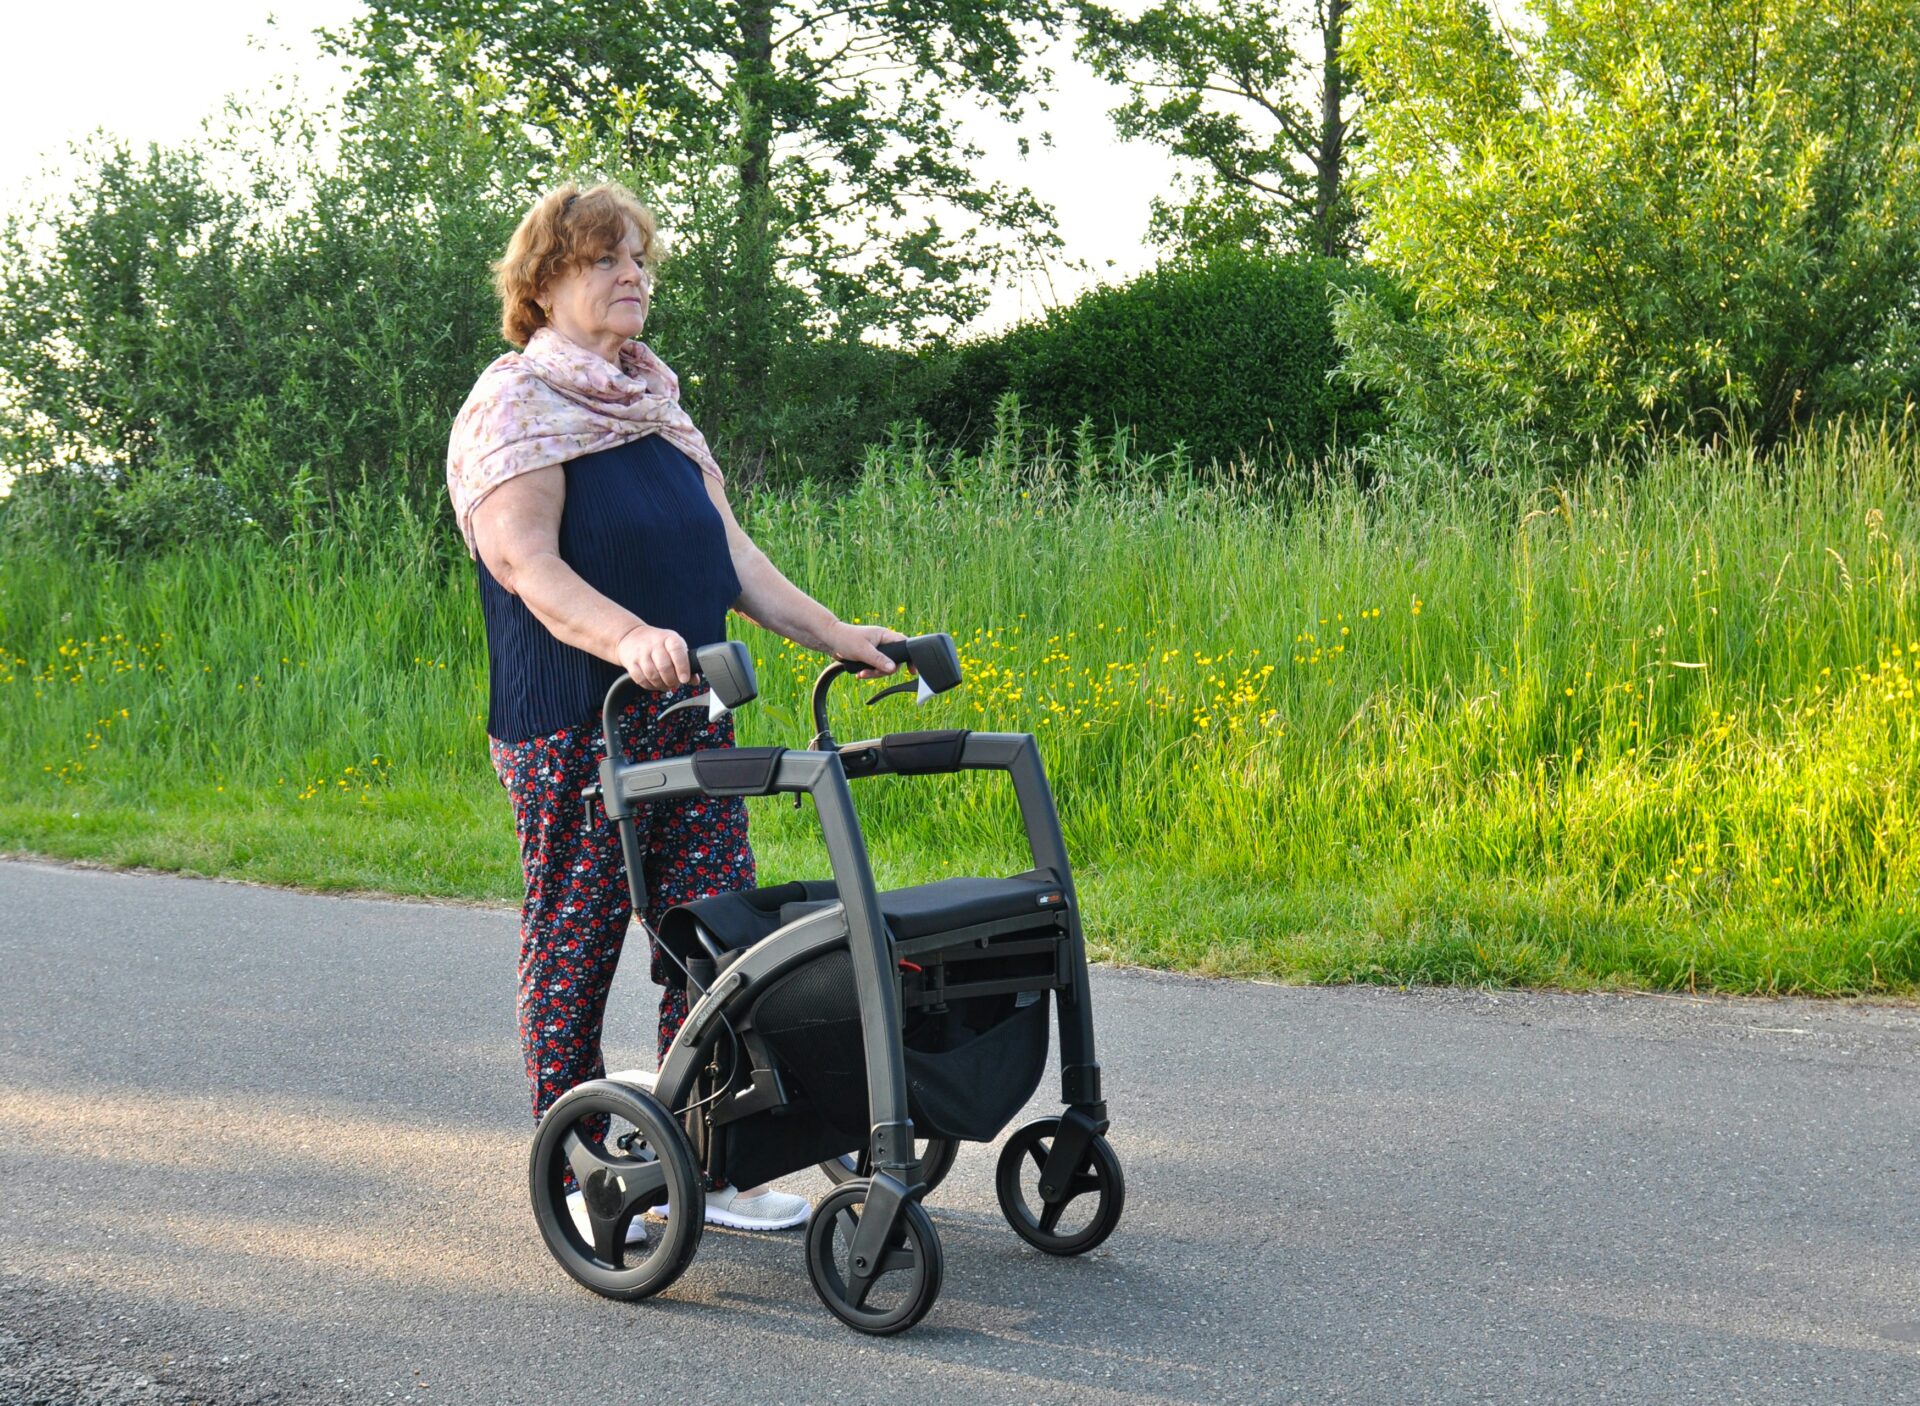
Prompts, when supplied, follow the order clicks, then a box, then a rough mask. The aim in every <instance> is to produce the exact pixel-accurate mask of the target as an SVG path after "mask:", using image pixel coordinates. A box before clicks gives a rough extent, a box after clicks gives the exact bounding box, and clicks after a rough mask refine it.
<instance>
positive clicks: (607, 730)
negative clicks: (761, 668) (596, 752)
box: [600, 640, 760, 757]
mask: <svg viewBox="0 0 1920 1406" xmlns="http://www.w3.org/2000/svg"><path fill="white" fill-rule="evenodd" d="M693 667H694V674H695V676H696V677H702V678H705V679H706V681H707V687H708V688H710V689H712V690H713V693H714V696H715V697H717V698H718V699H719V700H720V701H721V702H722V703H723V704H725V705H726V708H727V711H728V712H732V711H733V710H734V709H735V708H738V707H741V706H743V705H745V704H747V703H751V702H752V701H753V700H754V699H755V698H757V697H759V696H760V685H759V681H758V680H757V679H756V678H755V677H754V673H753V656H752V655H751V654H749V653H747V647H746V646H745V645H744V644H742V643H741V642H740V641H739V640H722V641H720V642H719V643H718V644H703V645H701V646H700V648H698V649H696V650H694V652H693ZM639 687H640V685H639V684H637V683H635V682H634V679H633V675H632V674H622V675H620V677H619V678H617V679H615V680H614V681H613V687H611V688H609V689H608V690H607V699H606V702H605V703H604V704H603V705H602V706H601V709H600V739H601V741H602V742H603V743H604V744H605V745H606V749H607V755H608V756H609V757H621V756H624V755H625V750H624V748H623V747H622V745H621V744H622V743H623V742H625V740H626V739H625V738H624V737H622V736H621V733H620V705H621V704H622V703H624V702H626V698H627V695H628V694H629V693H632V692H634V691H635V690H637V689H638V688H639ZM675 706H678V705H677V704H676V705H675Z"/></svg>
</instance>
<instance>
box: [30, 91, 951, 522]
mask: <svg viewBox="0 0 1920 1406" xmlns="http://www.w3.org/2000/svg"><path fill="white" fill-rule="evenodd" d="M503 98H504V93H503V92H502V91H501V89H500V88H499V86H498V85H497V83H496V82H495V81H494V80H491V79H488V78H485V77H484V76H482V77H481V78H479V79H478V80H462V81H459V82H443V81H439V80H437V79H435V78H432V77H429V78H419V77H414V78H409V79H407V80H405V81H401V82H395V83H393V84H390V85H388V86H387V87H385V88H384V89H383V91H382V93H381V95H380V97H379V99H378V100H377V101H373V102H369V103H365V104H362V105H360V107H359V108H358V109H357V112H356V114H355V119H354V121H353V122H352V123H351V124H350V125H349V126H347V127H346V128H345V129H344V130H339V131H329V130H325V129H323V128H322V127H321V125H320V124H319V123H318V122H317V121H316V120H315V119H314V118H312V116H311V115H309V114H303V113H302V112H300V111H298V110H287V111H266V112H251V113H249V112H239V111H236V112H230V113H228V114H227V116H226V119H225V121H224V122H223V123H222V124H220V129H222V130H226V131H240V132H246V133H250V134H253V135H252V136H251V137H249V138H248V139H247V140H246V141H245V142H244V143H240V144H236V143H235V142H233V141H231V140H223V139H217V138H215V137H212V136H210V137H208V138H207V139H205V140H203V141H201V142H200V143H197V144H194V145H191V146H186V147H181V148H176V149H159V148H151V149H148V150H147V151H145V152H138V151H134V150H131V149H129V148H127V147H126V146H124V145H122V144H116V143H112V142H107V143H104V144H102V145H99V146H97V147H96V148H94V149H93V150H92V151H91V153H90V154H89V155H88V158H87V160H85V161H84V162H83V163H82V164H81V169H79V170H78V171H76V172H75V173H74V174H73V175H72V176H71V177H70V179H69V180H68V181H67V183H66V185H65V188H64V189H63V190H62V191H61V192H60V193H58V194H57V195H55V196H53V197H52V198H50V199H48V200H46V201H45V202H43V203H41V204H39V205H37V206H35V207H31V208H27V209H22V210H20V211H17V212H15V213H14V215H13V216H12V217H10V218H9V219H8V220H7V222H6V223H5V225H4V227H0V319H3V320H4V321H5V323H6V325H7V326H8V328H9V336H8V337H7V338H5V339H4V340H0V464H4V465H7V466H8V467H9V468H11V469H13V470H15V471H17V472H19V474H20V477H19V480H18V482H17V483H16V485H15V487H14V491H13V494H12V497H11V499H10V500H8V501H7V503H6V513H5V520H6V531H7V534H8V535H9V537H11V538H13V539H14V540H21V539H22V536H23V534H24V535H25V536H27V537H33V538H37V539H39V540H41V541H42V542H45V543H49V544H54V545H58V546H62V547H75V546H90V547H96V548H100V549H103V550H107V551H111V552H116V553H137V552H141V551H145V550H148V549H157V548H164V547H166V546H169V545H172V544H177V543H178V542H180V541H182V540H193V539H207V538H211V537H216V536H218V535H221V534H227V533H231V532H234V531H240V530H254V531H262V532H266V533H268V534H270V535H273V536H276V537H278V536H280V535H283V534H286V533H293V532H306V531H322V530H325V529H326V527H327V525H328V524H329V523H331V522H333V521H336V520H337V519H338V517H339V513H340V511H341V509H342V508H343V507H344V505H345V504H346V503H347V502H348V501H349V500H351V499H352V498H354V497H355V496H356V495H371V496H374V497H377V498H379V499H381V500H383V501H384V502H386V503H389V504H391V503H392V502H393V501H394V500H395V499H399V500H402V501H404V502H405V503H406V504H407V506H408V509H409V511H411V512H413V513H415V514H416V515H418V516H427V517H432V516H437V515H441V514H443V513H444V512H445V499H446V492H445V474H444V467H445V456H446V445H447V429H448V426H449V424H450V423H451V422H452V418H453V414H454V412H455V410H457V409H458V407H459V405H460V402H461V401H462V400H463V399H464V398H465V396H466V394H467V391H468V389H469V388H470V387H471V386H472V384H473V379H474V377H475V375H476V374H478V372H479V370H480V368H481V367H483V366H484V365H486V363H487V362H489V361H491V360H492V359H493V358H494V357H495V356H497V355H498V354H499V353H500V352H501V351H503V350H505V346H504V344H503V343H501V341H500V340H499V331H498V328H499V308H498V305H497V303H496V302H495V300H494V295H493V291H492V288H491V286H490V284H489V280H488V267H489V264H490V263H491V261H492V260H493V259H495V258H496V257H498V255H499V253H500V251H501V249H502V248H504V247H505V244H506V239H507V235H508V234H509V232H510V231H511V230H512V228H513V226H514V224H515V222H516V221H517V220H518V218H519V215H520V212H521V211H523V210H524V209H526V207H527V205H528V204H529V203H530V201H531V200H532V199H533V198H534V196H535V195H536V194H537V193H538V192H539V191H541V190H543V189H546V188H548V187H550V186H551V185H552V184H553V183H555V182H556V181H558V180H560V179H562V178H564V177H573V176H578V177H580V178H583V179H593V178H595V177H596V176H599V175H610V176H614V177H617V178H620V179H624V180H626V181H627V182H628V183H630V184H631V185H632V186H634V187H635V188H636V189H637V190H639V191H641V192H642V193H643V194H651V193H653V192H654V191H655V190H656V189H657V188H658V187H660V186H661V185H663V184H664V183H665V182H666V181H667V180H669V179H670V180H671V182H672V186H673V190H674V192H675V194H676V196H677V198H678V200H679V207H678V208H679V211H680V216H681V220H682V223H681V224H680V225H679V226H678V227H676V228H675V230H674V231H673V232H674V233H675V234H680V235H684V236H685V237H684V238H683V239H681V240H679V241H677V243H678V245H679V246H680V247H683V248H684V250H685V251H686V252H684V253H682V254H680V255H678V256H676V257H673V258H670V259H669V260H668V261H667V262H666V263H665V265H664V266H663V267H662V269H661V277H660V285H659V289H658V292H657V294H656V300H655V304H654V312H653V316H652V319H651V321H650V323H649V327H648V331H647V336H648V340H649V341H650V342H652V343H653V344H654V345H655V346H657V347H659V348H660V350H661V351H662V353H663V354H664V355H665V356H666V357H667V359H668V360H669V361H671V362H673V363H674V364H676V365H677V366H679V367H681V368H683V369H684V370H685V372H686V376H685V379H684V382H683V391H684V393H685V395H686V399H687V401H688V404H689V406H690V408H691V409H692V411H693V413H694V415H695V416H696V418H697V419H698V420H699V422H700V423H701V424H702V425H703V427H704V428H705V429H706V430H707V431H708V433H709V437H710V438H711V439H712V440H713V441H714V443H715V445H716V446H717V447H718V448H719V449H720V452H721V454H722V457H723V459H724V460H726V461H727V462H728V467H729V469H730V470H733V471H736V472H738V471H740V455H739V454H737V453H736V452H735V447H736V446H739V445H741V444H743V443H746V444H767V445H772V446H774V452H776V453H777V454H778V455H779V456H780V458H781V459H782V461H785V462H791V461H795V460H798V461H801V462H804V463H806V464H808V466H809V467H811V468H814V469H816V470H817V471H819V472H823V473H828V474H831V473H832V472H834V471H836V470H842V469H850V468H851V467H852V466H853V465H854V464H856V463H857V462H858V461H859V458H860V455H861V450H862V446H863V445H864V444H865V443H867V442H868V441H870V440H873V439H877V438H880V437H881V436H882V435H883V434H884V433H885V432H886V430H887V427H888V425H889V423H890V422H891V420H893V419H895V418H898V417H899V416H901V415H902V414H906V413H910V411H909V410H908V408H907V402H908V399H909V397H910V396H911V394H912V390H911V382H912V375H911V372H912V366H913V364H912V358H910V357H908V356H907V355H906V354H905V353H901V352H897V351H889V350H886V349H884V348H880V347H875V346H872V345H870V344H868V343H865V342H861V341H859V340H857V339H844V338H842V339H833V338H829V339H825V340H820V339H816V338H813V337H810V336H808V335H806V334H805V331H804V328H802V327H800V326H799V324H800V323H801V322H802V321H803V319H804V315H805V314H804V309H802V308H800V307H797V306H793V305H792V304H788V305H782V306H779V307H776V308H774V309H773V314H772V315H773V316H774V317H776V318H778V319H781V326H782V328H783V329H792V335H783V336H778V337H775V338H774V339H773V341H772V342H771V344H770V345H769V347H768V357H767V364H766V367H765V369H764V373H763V374H764V375H765V377H766V381H767V384H768V386H769V387H770V393H769V396H768V398H766V399H765V400H761V401H755V402H753V403H751V404H747V405H744V406H742V405H741V404H740V402H738V401H737V400H729V399H727V398H723V397H721V396H718V395H716V394H715V392H714V384H715V382H718V383H720V384H722V385H724V384H725V383H726V379H727V376H728V370H729V369H728V368H727V367H726V366H725V365H720V366H718V367H717V368H716V367H715V366H713V364H712V363H709V362H705V361H703V360H702V357H703V355H704V354H707V353H710V352H711V351H712V350H713V348H714V347H715V345H716V344H718V345H722V346H724V342H723V341H722V340H720V339H716V338H715V337H714V336H713V335H712V332H711V329H712V328H713V327H714V325H715V324H716V323H718V322H722V321H724V320H725V319H726V318H727V316H728V315H729V308H728V307H727V306H726V305H725V303H724V296H725V292H726V286H727V285H726V279H727V278H728V277H729V276H732V275H733V274H734V273H736V272H737V269H738V263H739V261H738V260H737V259H736V258H735V254H736V250H735V249H733V248H730V247H729V246H728V245H727V243H726V242H725V241H724V239H723V238H721V237H719V236H720V235H721V234H723V233H725V232H727V231H734V230H737V224H736V223H735V222H734V221H733V220H732V218H731V211H732V206H731V204H730V203H729V202H730V199H731V194H732V191H731V186H732V183H733V182H734V180H735V179H736V175H735V172H734V171H733V170H732V168H731V167H730V166H728V165H726V164H725V163H724V162H721V163H719V164H715V163H713V162H711V161H709V162H705V163H700V162H694V161H685V162H682V163H680V164H678V165H676V166H674V167H673V168H672V169H671V171H670V172H668V173H666V174H664V175H663V172H664V171H665V168H664V167H662V166H659V165H654V166H649V167H643V168H641V169H637V170H633V169H622V168H620V167H619V166H618V164H617V163H618V161H619V160H620V158H621V156H622V155H623V153H621V152H618V151H614V152H608V151H606V150H604V149H603V148H601V147H597V146H596V145H595V141H594V139H593V138H592V137H591V135H590V134H586V133H581V132H578V131H572V132H567V133H563V136H564V138H565V139H564V141H562V142H559V143H556V142H554V141H552V140H542V141H538V142H536V141H531V140H529V139H528V138H527V137H526V135H525V134H524V133H523V132H522V130H521V129H520V128H518V127H516V126H513V125H511V124H502V123H500V122H498V121H496V120H495V117H494V113H495V110H496V104H497V103H498V102H499V101H501V100H502V99H503ZM329 148H337V150H333V151H329ZM323 154H324V155H323ZM236 173H237V174H236ZM702 221H705V222H706V223H705V224H702V223H701V222H702ZM702 261H705V262H702ZM716 290H718V291H716ZM799 301H800V300H799V299H798V296H797V295H795V296H794V298H793V303H798V302H799ZM729 409H731V410H733V411H734V412H735V413H734V414H732V415H729V414H727V413H726V412H727V411H728V410H729ZM742 412H744V413H742ZM447 540H448V541H449V542H452V541H453V540H455V539H454V538H453V536H452V535H451V529H449V535H448V538H447Z"/></svg>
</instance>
